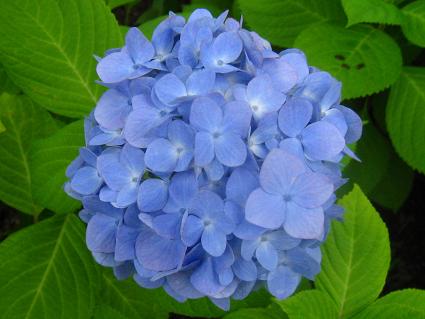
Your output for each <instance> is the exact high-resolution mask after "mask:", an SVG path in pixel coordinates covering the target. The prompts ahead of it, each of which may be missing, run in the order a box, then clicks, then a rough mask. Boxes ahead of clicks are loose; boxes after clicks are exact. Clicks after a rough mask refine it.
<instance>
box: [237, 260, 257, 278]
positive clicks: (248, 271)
mask: <svg viewBox="0 0 425 319" xmlns="http://www.w3.org/2000/svg"><path fill="white" fill-rule="evenodd" d="M232 269H233V271H234V272H235V275H236V276H237V277H238V278H239V279H241V280H244V281H253V280H256V279H257V266H255V263H254V262H253V261H252V260H249V261H248V260H244V259H242V258H239V259H237V260H236V261H235V263H234V264H233V265H232Z"/></svg>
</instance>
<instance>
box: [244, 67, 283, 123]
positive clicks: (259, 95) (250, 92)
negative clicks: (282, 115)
mask: <svg viewBox="0 0 425 319" xmlns="http://www.w3.org/2000/svg"><path fill="white" fill-rule="evenodd" d="M246 94H247V99H248V102H249V104H250V106H251V109H252V111H253V113H254V114H255V116H256V118H261V117H262V116H264V114H267V113H270V112H273V111H277V110H279V109H280V107H281V106H282V104H283V103H284V102H285V98H286V97H285V95H284V94H282V93H281V92H279V91H278V90H276V89H275V88H274V86H273V83H272V81H271V79H270V77H269V76H268V75H260V76H256V77H255V78H253V79H252V80H251V81H250V82H249V83H248V86H247V88H246Z"/></svg>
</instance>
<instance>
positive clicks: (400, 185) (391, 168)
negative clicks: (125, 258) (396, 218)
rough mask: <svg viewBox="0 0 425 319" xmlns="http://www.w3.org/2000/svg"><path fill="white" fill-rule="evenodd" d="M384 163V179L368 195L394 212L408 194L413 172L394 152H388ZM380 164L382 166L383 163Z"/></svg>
mask: <svg viewBox="0 0 425 319" xmlns="http://www.w3.org/2000/svg"><path fill="white" fill-rule="evenodd" d="M377 152H378V151H377ZM385 161H386V162H387V163H388V165H385V166H387V169H386V172H385V174H384V177H383V178H381V180H380V181H379V183H378V184H377V185H376V186H375V188H374V189H373V190H372V191H371V192H370V193H369V198H370V199H371V200H373V201H374V202H376V203H378V204H379V205H381V206H383V207H386V208H388V209H391V210H392V211H394V212H396V211H397V210H398V209H399V208H400V207H401V205H403V203H404V201H405V200H406V198H407V197H408V196H409V194H410V190H411V189H412V183H413V171H412V169H411V168H410V167H409V166H407V165H406V164H405V163H404V162H403V161H402V160H401V159H400V157H398V155H397V154H396V153H395V152H394V151H391V152H390V154H389V157H388V158H386V159H385ZM381 164H384V162H382V163H381Z"/></svg>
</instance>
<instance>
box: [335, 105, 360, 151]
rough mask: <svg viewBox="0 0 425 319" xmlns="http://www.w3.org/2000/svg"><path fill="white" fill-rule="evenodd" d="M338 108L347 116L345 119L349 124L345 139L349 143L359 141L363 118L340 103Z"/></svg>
mask: <svg viewBox="0 0 425 319" xmlns="http://www.w3.org/2000/svg"><path fill="white" fill-rule="evenodd" d="M337 109H338V110H340V111H341V112H342V113H343V114H344V117H345V121H346V122H347V125H348V130H347V133H346V134H345V141H346V142H347V144H351V143H354V142H357V140H358V139H359V138H360V136H361V135H362V119H361V118H360V117H359V116H358V115H357V114H356V112H354V111H353V110H352V109H349V108H348V107H345V106H342V105H338V106H337Z"/></svg>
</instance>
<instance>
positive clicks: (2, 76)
mask: <svg viewBox="0 0 425 319" xmlns="http://www.w3.org/2000/svg"><path fill="white" fill-rule="evenodd" d="M19 91H20V90H19V88H18V87H17V86H16V85H15V84H13V82H12V81H11V80H10V78H9V77H8V76H7V74H6V71H5V70H4V67H3V65H1V64H0V94H2V93H3V92H6V93H9V94H18V93H19Z"/></svg>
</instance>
